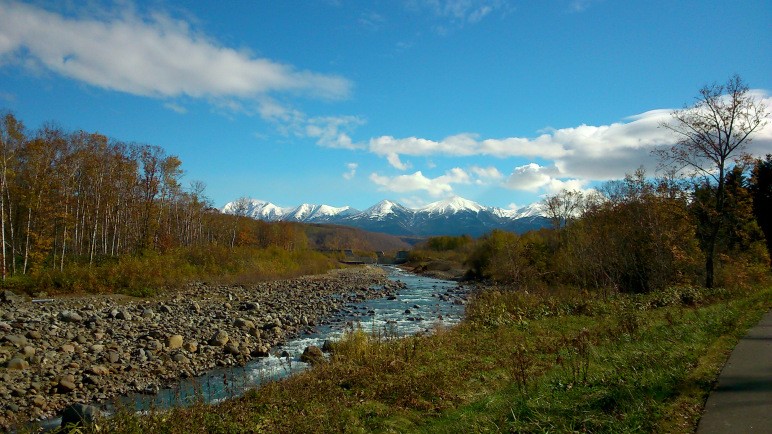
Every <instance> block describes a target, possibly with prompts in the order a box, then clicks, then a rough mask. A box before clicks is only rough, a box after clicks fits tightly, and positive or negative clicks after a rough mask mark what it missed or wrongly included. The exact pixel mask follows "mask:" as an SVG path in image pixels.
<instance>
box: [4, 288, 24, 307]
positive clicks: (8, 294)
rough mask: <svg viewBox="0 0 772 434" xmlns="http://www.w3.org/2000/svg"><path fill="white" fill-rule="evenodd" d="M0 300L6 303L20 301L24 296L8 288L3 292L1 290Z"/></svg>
mask: <svg viewBox="0 0 772 434" xmlns="http://www.w3.org/2000/svg"><path fill="white" fill-rule="evenodd" d="M0 301H2V302H4V303H9V304H11V303H19V302H21V301H22V298H21V296H20V295H17V294H16V293H15V292H13V291H9V290H7V289H4V290H3V292H0Z"/></svg>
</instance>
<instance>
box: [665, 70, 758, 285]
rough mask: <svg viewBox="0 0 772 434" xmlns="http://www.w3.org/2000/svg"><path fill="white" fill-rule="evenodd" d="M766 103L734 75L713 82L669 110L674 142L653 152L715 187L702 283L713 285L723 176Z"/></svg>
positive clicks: (723, 199)
mask: <svg viewBox="0 0 772 434" xmlns="http://www.w3.org/2000/svg"><path fill="white" fill-rule="evenodd" d="M767 121H768V112H767V107H766V105H765V104H764V103H763V102H762V101H759V100H758V99H757V98H755V97H754V96H753V94H751V93H750V92H749V90H748V85H746V84H745V83H744V82H743V80H742V78H740V76H738V75H734V76H732V77H731V78H729V80H728V81H727V82H726V84H715V83H714V84H712V85H710V86H705V87H703V88H702V89H700V91H699V96H698V97H697V98H696V101H695V103H694V104H693V105H691V106H686V107H684V108H683V109H681V110H676V111H674V112H673V113H672V121H671V122H667V123H664V124H662V126H663V127H665V128H667V129H669V130H671V131H673V132H674V133H675V134H676V136H677V137H678V142H676V144H675V145H673V146H672V147H670V148H666V149H662V150H659V151H657V154H658V155H659V157H660V160H661V161H662V162H663V163H664V164H666V165H668V166H671V167H673V168H675V169H678V170H683V169H687V170H689V171H690V172H691V174H692V175H693V176H700V177H703V178H704V180H705V182H707V183H709V184H711V185H715V198H714V201H713V203H712V209H711V210H710V211H711V214H712V216H713V220H714V221H713V222H712V227H711V230H710V231H709V233H708V235H707V237H706V239H705V240H704V242H703V245H704V249H705V286H706V287H708V288H711V287H713V271H714V257H715V253H716V240H717V239H718V234H719V231H720V228H721V226H722V225H723V224H724V220H725V216H724V214H725V210H724V205H725V202H726V192H725V188H724V182H725V175H726V173H727V172H728V170H729V169H730V165H732V163H735V162H737V161H739V160H740V159H741V158H742V157H743V156H744V154H745V153H744V150H745V146H746V145H747V144H748V143H749V142H750V140H751V135H752V134H753V133H754V132H755V131H757V130H760V129H761V128H763V127H764V125H766V123H767Z"/></svg>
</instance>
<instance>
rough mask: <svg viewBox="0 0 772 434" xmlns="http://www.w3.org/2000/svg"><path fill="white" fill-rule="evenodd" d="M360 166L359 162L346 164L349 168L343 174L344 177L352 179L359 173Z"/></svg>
mask: <svg viewBox="0 0 772 434" xmlns="http://www.w3.org/2000/svg"><path fill="white" fill-rule="evenodd" d="M358 167H359V164H357V163H348V164H346V168H347V169H348V171H347V172H345V173H344V174H343V179H346V180H350V179H352V178H353V177H354V176H355V175H356V174H357V168H358Z"/></svg>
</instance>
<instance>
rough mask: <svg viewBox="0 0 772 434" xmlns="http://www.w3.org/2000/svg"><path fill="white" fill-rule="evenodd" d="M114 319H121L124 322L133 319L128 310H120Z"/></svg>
mask: <svg viewBox="0 0 772 434" xmlns="http://www.w3.org/2000/svg"><path fill="white" fill-rule="evenodd" d="M115 318H116V319H122V320H124V321H131V320H132V318H133V317H132V316H131V313H130V312H129V311H128V310H126V309H121V310H119V311H118V313H116V314H115Z"/></svg>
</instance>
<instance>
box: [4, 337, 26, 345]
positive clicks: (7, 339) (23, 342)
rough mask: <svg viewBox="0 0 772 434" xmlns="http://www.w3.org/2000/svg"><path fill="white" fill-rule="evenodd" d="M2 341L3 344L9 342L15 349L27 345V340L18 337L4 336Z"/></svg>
mask: <svg viewBox="0 0 772 434" xmlns="http://www.w3.org/2000/svg"><path fill="white" fill-rule="evenodd" d="M3 340H4V341H5V342H10V343H12V344H13V345H15V346H17V347H19V348H21V347H23V346H25V345H27V338H25V337H24V336H19V335H5V337H4V338H3Z"/></svg>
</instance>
